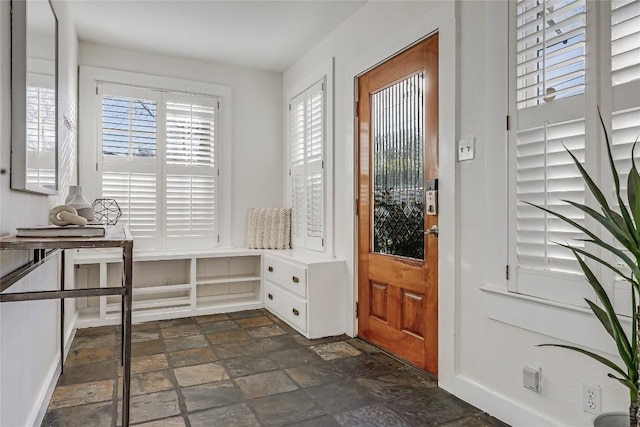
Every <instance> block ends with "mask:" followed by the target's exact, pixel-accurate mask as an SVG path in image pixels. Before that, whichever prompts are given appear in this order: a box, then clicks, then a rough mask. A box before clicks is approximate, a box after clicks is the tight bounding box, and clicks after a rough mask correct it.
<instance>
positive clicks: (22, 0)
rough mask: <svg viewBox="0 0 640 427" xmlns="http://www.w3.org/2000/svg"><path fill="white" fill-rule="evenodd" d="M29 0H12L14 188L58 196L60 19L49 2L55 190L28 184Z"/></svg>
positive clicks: (12, 187) (12, 171)
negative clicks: (52, 44) (52, 46)
mask: <svg viewBox="0 0 640 427" xmlns="http://www.w3.org/2000/svg"><path fill="white" fill-rule="evenodd" d="M27 1H30V0H11V189H13V190H20V191H27V192H30V193H35V194H44V195H51V196H54V195H57V194H58V189H59V187H60V183H59V182H58V178H59V175H60V171H59V162H60V160H59V158H58V156H59V152H60V144H59V136H60V134H59V129H58V127H59V126H58V122H59V118H60V103H59V93H58V90H59V87H58V83H59V72H58V16H57V15H56V11H55V9H54V8H53V4H52V3H51V0H47V3H48V4H49V8H50V9H51V14H52V16H53V19H54V21H55V65H54V67H55V106H56V117H55V147H56V148H55V154H54V156H55V188H50V187H44V186H41V185H34V184H29V183H28V182H27V61H28V58H27V37H28V35H27V19H28V16H27Z"/></svg>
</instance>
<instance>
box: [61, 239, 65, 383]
mask: <svg viewBox="0 0 640 427" xmlns="http://www.w3.org/2000/svg"><path fill="white" fill-rule="evenodd" d="M64 254H65V251H64V250H62V251H60V264H61V266H60V290H62V291H64V267H65V260H64ZM63 373H64V298H60V375H62V374H63Z"/></svg>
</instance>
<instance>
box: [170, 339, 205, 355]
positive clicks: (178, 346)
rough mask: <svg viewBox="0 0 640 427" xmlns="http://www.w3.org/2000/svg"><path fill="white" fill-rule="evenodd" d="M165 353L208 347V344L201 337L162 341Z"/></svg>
mask: <svg viewBox="0 0 640 427" xmlns="http://www.w3.org/2000/svg"><path fill="white" fill-rule="evenodd" d="M164 345H165V346H166V348H167V351H169V352H170V351H178V350H187V349H190V348H201V347H207V346H209V343H208V342H207V340H206V339H205V337H204V336H202V335H194V336H191V337H182V338H174V339H172V340H164Z"/></svg>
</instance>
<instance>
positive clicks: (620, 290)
mask: <svg viewBox="0 0 640 427" xmlns="http://www.w3.org/2000/svg"><path fill="white" fill-rule="evenodd" d="M610 90H611V92H610V96H611V101H610V102H611V110H612V111H611V144H612V149H613V157H614V160H615V164H616V168H617V169H618V173H619V174H620V175H621V178H620V186H621V192H622V193H623V194H626V191H627V176H628V172H629V170H630V169H631V156H632V147H633V144H634V142H635V141H636V140H639V138H640V1H638V0H613V1H612V2H611V89H610ZM635 161H636V165H637V166H638V165H640V151H638V149H637V148H636V152H635ZM613 188H614V187H613V185H612V190H613ZM612 200H613V203H612V205H613V206H616V207H617V206H618V202H617V200H616V199H615V198H614V197H613V195H612ZM616 261H617V260H616ZM618 264H619V263H618ZM619 265H620V264H619ZM627 272H628V269H625V273H627ZM629 274H630V272H629ZM612 293H613V298H612V300H613V304H614V306H615V307H616V309H618V310H619V311H620V312H622V313H624V314H627V315H631V312H630V308H629V304H626V303H625V301H629V298H630V297H631V295H630V290H629V286H628V283H627V282H625V281H623V280H622V279H621V278H619V277H614V279H613V290H612Z"/></svg>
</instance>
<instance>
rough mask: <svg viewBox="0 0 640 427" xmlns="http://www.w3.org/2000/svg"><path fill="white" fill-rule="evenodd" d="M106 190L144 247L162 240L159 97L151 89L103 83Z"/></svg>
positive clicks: (102, 162) (102, 135)
mask: <svg viewBox="0 0 640 427" xmlns="http://www.w3.org/2000/svg"><path fill="white" fill-rule="evenodd" d="M101 92H102V102H101V105H102V109H101V124H102V126H101V132H100V141H101V164H102V180H101V194H102V197H103V198H110V199H115V200H116V201H117V202H118V205H119V206H120V208H121V210H122V217H121V219H120V221H122V222H124V223H126V224H128V225H129V227H130V228H131V232H132V234H133V235H134V237H136V238H137V239H140V240H141V242H142V245H143V247H144V246H146V245H154V244H156V243H157V241H158V240H159V237H160V235H159V224H158V212H157V211H158V197H157V191H158V180H157V154H158V144H157V136H158V118H157V117H158V97H157V95H156V94H154V93H153V92H152V91H150V90H141V89H136V90H134V89H133V88H123V87H118V86H114V85H107V84H103V85H102V88H101Z"/></svg>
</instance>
